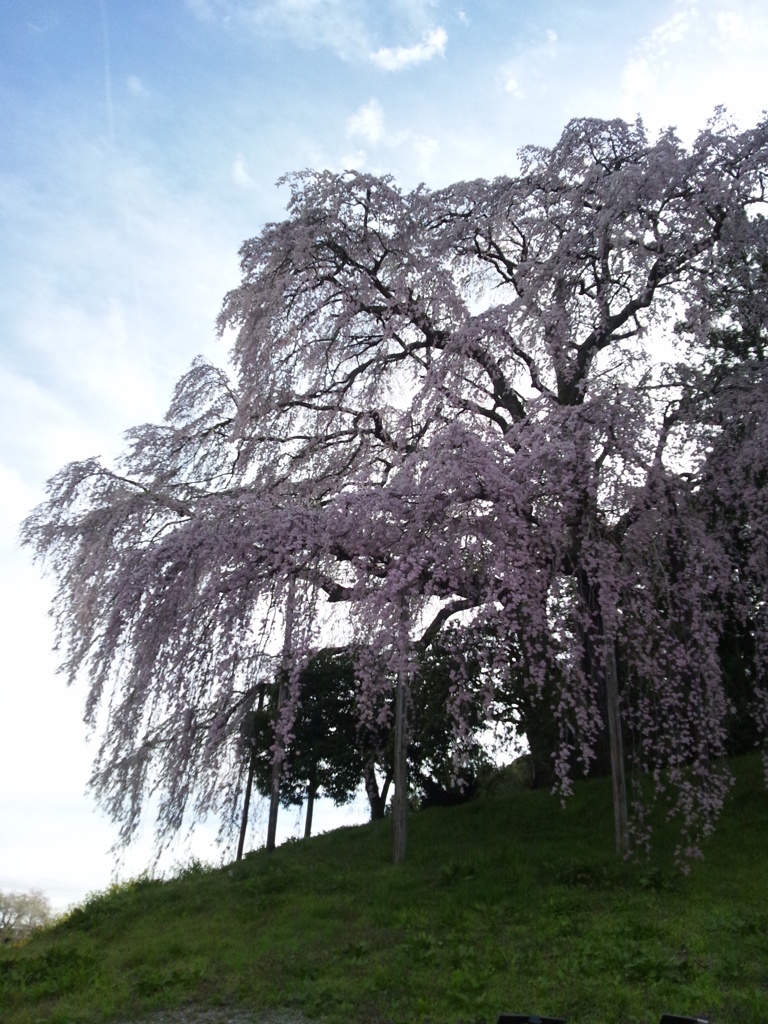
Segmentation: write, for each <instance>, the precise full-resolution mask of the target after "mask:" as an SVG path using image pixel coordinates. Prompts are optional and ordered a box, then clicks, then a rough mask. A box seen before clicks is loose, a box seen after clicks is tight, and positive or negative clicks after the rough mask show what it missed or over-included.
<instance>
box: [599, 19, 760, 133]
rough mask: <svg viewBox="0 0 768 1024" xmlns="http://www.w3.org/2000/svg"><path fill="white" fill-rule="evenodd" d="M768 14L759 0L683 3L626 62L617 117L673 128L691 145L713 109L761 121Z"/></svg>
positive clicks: (743, 119) (740, 118) (742, 119)
mask: <svg viewBox="0 0 768 1024" xmlns="http://www.w3.org/2000/svg"><path fill="white" fill-rule="evenodd" d="M766 49H768V12H767V11H766V9H765V7H764V5H762V4H757V3H755V2H754V0H730V2H729V3H727V4H723V3H719V2H717V0H712V2H710V3H706V4H705V3H699V2H698V0H676V3H675V4H674V5H673V10H672V13H671V15H669V16H668V17H665V18H664V20H662V21H661V22H660V23H659V24H658V25H656V26H655V27H654V28H653V29H652V30H651V31H650V32H648V33H647V34H646V35H645V37H643V38H642V39H641V40H640V41H639V42H638V44H637V46H636V47H635V48H634V50H633V51H632V52H631V53H630V54H629V55H628V56H627V58H626V61H625V64H624V67H623V70H622V74H621V97H620V107H619V110H618V111H617V113H619V114H620V115H621V116H622V117H625V118H628V119H629V118H634V117H635V116H636V115H637V114H638V113H641V114H642V116H643V120H644V121H645V123H646V125H647V126H648V127H649V129H651V131H658V130H659V129H661V128H664V127H667V126H668V125H670V124H671V125H673V126H675V127H676V128H677V130H678V133H679V134H680V136H681V137H682V138H683V140H684V141H686V142H690V141H691V140H692V139H693V137H694V136H695V134H696V133H697V132H698V131H699V130H700V129H702V128H703V127H704V125H705V123H706V122H707V120H708V119H709V117H710V116H711V114H712V112H713V110H714V108H715V107H716V106H718V105H720V104H723V105H725V106H726V107H727V109H728V110H729V112H730V113H731V114H732V115H733V116H734V117H735V118H736V120H737V122H739V123H743V124H744V125H745V126H746V124H748V123H750V122H754V120H756V119H757V118H758V117H759V116H760V112H761V110H762V108H763V107H764V105H765V95H766V92H768V65H766V62H765V52H766Z"/></svg>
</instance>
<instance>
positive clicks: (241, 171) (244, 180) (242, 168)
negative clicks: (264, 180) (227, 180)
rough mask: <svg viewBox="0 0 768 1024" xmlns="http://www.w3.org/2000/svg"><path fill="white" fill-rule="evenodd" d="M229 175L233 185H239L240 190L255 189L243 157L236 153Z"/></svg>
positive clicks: (254, 183)
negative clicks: (230, 174)
mask: <svg viewBox="0 0 768 1024" xmlns="http://www.w3.org/2000/svg"><path fill="white" fill-rule="evenodd" d="M231 173H232V181H233V182H234V183H235V185H239V186H240V188H249V189H250V188H256V182H255V181H254V179H253V177H252V176H251V173H250V171H249V170H248V165H247V164H246V162H245V157H244V156H243V154H242V153H238V154H237V156H236V157H235V159H234V160H233V161H232V172H231Z"/></svg>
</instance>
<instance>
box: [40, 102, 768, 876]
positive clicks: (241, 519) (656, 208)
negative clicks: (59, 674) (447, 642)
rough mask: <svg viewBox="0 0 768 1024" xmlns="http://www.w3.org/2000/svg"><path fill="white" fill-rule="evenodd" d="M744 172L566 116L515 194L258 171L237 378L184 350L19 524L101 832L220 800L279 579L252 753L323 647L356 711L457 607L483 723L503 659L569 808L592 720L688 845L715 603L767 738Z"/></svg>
mask: <svg viewBox="0 0 768 1024" xmlns="http://www.w3.org/2000/svg"><path fill="white" fill-rule="evenodd" d="M767 166H768V122H765V121H763V122H761V123H760V124H758V125H757V126H756V127H755V128H752V129H750V130H747V131H739V130H737V129H736V128H735V127H734V126H733V125H731V124H730V123H729V122H728V120H727V119H726V117H725V116H724V115H723V114H722V113H719V114H717V115H716V116H715V117H714V118H713V120H712V122H711V123H710V124H709V126H708V127H707V128H706V129H705V130H704V131H702V132H701V133H700V135H699V136H698V138H697V139H696V141H695V143H694V144H693V146H692V147H691V148H690V149H686V148H685V147H684V146H683V145H682V144H681V143H680V141H679V140H678V139H677V138H676V136H675V134H674V132H673V131H671V130H669V131H666V132H664V133H662V134H661V135H660V136H659V137H658V138H657V139H655V140H649V138H648V136H647V134H646V132H645V129H644V127H643V125H642V123H641V122H639V121H638V122H636V123H635V124H627V123H625V122H623V121H618V120H615V121H598V120H594V119H577V120H574V121H572V122H570V123H569V124H568V125H567V127H566V128H565V130H564V132H563V135H562V137H561V138H560V140H559V142H558V143H557V144H556V145H555V146H554V147H552V148H551V149H550V148H544V147H528V148H525V149H523V150H522V151H521V153H520V170H519V173H518V174H516V175H515V176H510V177H501V178H497V179H495V180H493V181H486V180H477V181H471V182H459V183H457V184H455V185H452V186H450V187H448V188H445V189H442V190H437V191H435V190H430V189H428V188H427V187H425V186H420V187H419V188H417V189H414V190H413V191H410V192H404V191H402V190H400V189H399V188H398V187H397V185H396V183H395V182H394V181H393V180H392V179H391V178H388V177H376V176H373V175H369V174H363V173H359V172H354V171H350V172H346V173H343V174H335V173H332V172H330V171H322V172H309V171H307V172H302V173H299V174H294V175H290V176H288V177H287V178H285V179H284V184H286V185H287V186H288V187H289V189H290V201H289V204H288V215H287V217H286V219H285V220H283V221H281V222H280V223H276V224H268V225H267V226H266V227H264V228H263V230H262V231H261V232H260V233H259V234H258V235H257V236H256V237H254V238H252V239H250V240H249V241H247V242H246V243H245V244H244V245H243V247H242V249H241V268H242V279H241V283H240V285H239V287H237V288H236V289H234V290H233V291H232V292H230V294H229V295H227V296H226V298H225V300H224V304H223V308H222V311H221V315H220V319H219V329H220V331H221V332H222V334H226V335H227V336H228V337H229V336H231V337H232V348H231V369H230V370H229V371H226V370H224V369H221V368H218V367H214V366H212V365H209V364H208V363H206V362H204V361H202V360H197V361H196V362H195V363H194V364H193V366H192V368H191V369H190V371H189V372H188V373H187V374H186V375H185V376H184V377H183V378H182V379H181V380H180V381H179V383H178V384H177V386H176V390H175V393H174V396H173V400H172V402H171V406H170V408H169V411H168V414H167V417H166V420H165V422H164V423H162V424H145V425H143V426H140V427H136V428H134V429H133V430H131V431H129V432H128V434H127V446H126V450H125V453H124V454H123V456H122V457H121V459H120V460H119V461H118V462H117V463H116V464H115V465H106V464H104V463H102V462H100V461H98V460H95V459H92V460H87V461H85V462H79V463H73V464H71V465H69V466H67V467H65V468H64V469H63V470H62V471H61V472H60V473H59V474H57V475H56V476H55V477H54V478H53V479H52V480H51V481H50V484H49V495H48V500H47V501H46V502H45V503H44V504H43V505H41V506H40V507H39V508H38V509H37V510H36V511H35V512H33V513H32V515H31V516H30V517H29V518H28V519H27V521H26V522H25V524H24V527H23V539H24V541H25V542H26V543H27V544H30V545H31V546H32V547H33V548H34V550H35V552H36V553H37V555H38V556H39V557H41V558H42V559H44V560H45V563H46V564H47V566H48V567H49V569H50V570H51V571H52V573H53V575H54V576H55V577H56V579H57V581H58V590H57V594H56V597H55V602H54V615H55V621H56V624H57V630H58V639H59V644H60V647H61V650H62V652H63V670H64V672H65V674H66V676H67V678H69V679H73V678H75V676H76V675H78V673H81V672H82V673H84V674H85V675H86V676H87V678H88V680H89V695H88V701H87V708H86V714H87V718H88V721H90V722H91V723H94V724H95V723H96V722H97V721H98V722H101V721H102V720H101V719H99V714H100V711H101V710H102V709H103V710H104V725H103V736H102V741H101V746H100V748H99V751H98V753H97V756H96V761H95V767H94V772H93V777H92V786H93V788H94V791H95V793H96V795H97V797H98V798H99V799H100V801H101V802H102V804H103V805H104V806H105V808H106V810H107V811H108V813H110V814H111V816H112V817H113V818H114V819H115V820H116V821H117V822H119V823H120V825H121V837H122V839H123V840H125V841H128V840H129V839H130V838H131V836H132V835H133V833H134V831H135V828H136V826H137V823H138V820H139V815H140V813H141V809H142V806H143V802H144V799H145V796H146V794H147V792H149V791H150V790H151V791H156V792H157V793H158V794H159V796H160V804H159V811H158V835H159V839H160V841H163V840H164V839H165V838H167V837H168V836H170V835H172V834H173V833H174V832H175V831H176V830H177V829H178V828H180V827H181V826H182V824H183V822H184V817H185V814H187V813H190V814H191V815H192V816H193V817H194V816H197V815H201V814H205V813H207V812H208V811H211V810H219V809H221V808H223V807H229V808H230V811H231V813H233V814H234V813H235V806H234V804H235V802H236V799H237V797H236V796H235V795H233V794H237V792H238V786H237V785H236V782H237V779H238V778H239V777H240V775H241V773H242V770H243V769H242V760H243V759H242V757H241V756H240V752H239V751H240V745H239V744H240V740H239V738H240V736H241V731H242V723H243V720H244V717H245V716H246V715H248V714H249V713H250V712H251V711H252V710H253V708H254V707H255V704H256V700H257V694H258V692H259V687H260V686H261V685H263V681H264V680H265V679H266V678H270V679H272V678H274V675H275V672H276V670H277V666H278V663H279V660H280V648H281V643H282V642H283V641H282V634H281V629H282V618H283V615H282V608H283V605H284V602H285V595H286V593H287V588H288V587H289V584H290V586H291V587H292V588H294V589H295V595H296V608H295V622H296V628H295V630H294V632H293V635H292V640H291V648H292V658H293V664H294V669H293V671H292V673H291V677H290V681H289V684H288V687H287V689H288V699H287V700H286V701H285V703H284V706H283V707H282V709H281V712H280V721H279V723H278V728H277V740H276V750H279V748H280V746H281V744H284V743H286V742H287V740H288V739H289V738H290V736H291V732H292V723H293V720H294V716H295V713H296V708H297V706H298V705H299V703H300V702H301V682H300V681H301V669H302V666H303V665H305V664H307V662H308V661H309V660H310V659H311V658H312V657H313V656H314V655H315V654H316V652H317V651H318V650H320V649H322V648H323V647H326V646H329V644H332V643H334V642H341V643H349V642H350V641H351V640H354V641H355V642H356V644H357V649H358V650H359V651H360V652H361V655H360V657H359V658H358V660H357V663H356V667H355V676H356V706H357V713H358V716H359V719H360V722H361V723H362V724H363V725H365V723H366V722H368V723H371V722H373V720H374V719H375V717H376V715H377V714H380V709H381V697H382V694H391V692H392V688H393V686H394V685H395V680H396V678H398V676H399V678H400V679H401V680H403V679H405V680H407V678H408V677H409V675H411V674H412V673H413V672H414V671H415V668H416V664H417V660H418V653H419V650H423V649H425V648H428V647H429V646H430V644H432V643H433V642H434V641H435V640H436V638H437V637H438V636H439V635H440V633H441V630H443V629H444V627H445V625H446V624H447V623H449V622H450V623H452V625H453V627H454V628H453V629H452V631H451V634H452V636H453V638H454V640H453V642H454V644H455V649H456V651H457V652H458V654H461V652H462V651H469V650H471V651H473V652H475V655H476V656H477V657H480V658H481V661H482V664H481V670H480V672H479V674H475V675H473V679H474V680H477V679H480V686H481V688H482V701H483V702H484V705H485V706H486V707H487V708H488V710H489V711H492V710H493V708H494V699H495V694H496V693H497V691H498V690H499V688H502V689H503V687H504V685H505V681H508V680H509V679H510V678H511V677H512V676H514V678H515V679H518V680H522V682H523V685H524V686H525V688H526V693H527V694H528V695H529V696H530V698H531V700H535V699H536V697H537V696H541V695H544V694H546V695H547V696H546V699H547V700H548V701H549V702H550V708H551V714H552V718H553V721H554V723H555V724H556V726H557V728H558V733H559V744H558V749H557V755H556V758H555V761H554V772H555V775H556V777H557V779H558V783H559V786H560V788H561V790H562V791H563V792H564V793H567V792H568V789H569V785H570V779H571V777H572V774H573V771H574V769H575V767H576V764H577V763H578V764H580V765H581V767H582V769H583V770H585V771H586V770H588V769H589V766H590V764H592V763H593V761H594V758H595V756H596V749H597V747H598V746H599V745H600V744H601V743H602V742H603V737H604V736H605V735H608V734H609V733H610V741H611V762H612V765H613V768H614V772H615V773H617V774H615V784H616V786H617V787H619V788H620V787H621V785H623V782H622V780H621V778H620V775H619V774H618V773H619V768H620V767H622V768H623V763H624V760H625V757H626V758H628V759H629V760H630V761H631V763H632V766H633V767H634V768H636V769H637V773H636V774H637V776H638V778H639V777H640V776H641V775H642V774H645V775H649V776H650V777H651V778H652V779H653V780H654V781H655V784H656V792H657V793H660V794H664V795H665V797H669V796H670V794H672V797H671V799H672V809H673V811H674V810H676V811H677V812H679V813H680V814H681V825H682V831H681V846H680V854H681V856H686V855H688V856H690V855H695V854H696V853H697V851H698V840H699V837H700V836H701V835H702V834H704V835H706V834H707V832H708V831H710V830H711V829H712V827H713V826H714V822H715V819H716V817H717V813H718V811H719V808H720V806H721V804H722V800H723V798H724V796H725V793H726V791H727V788H728V784H729V775H728V772H727V769H726V768H725V767H724V766H723V764H722V763H721V758H722V755H723V754H724V739H725V722H726V719H727V716H728V714H729V710H730V704H729V699H728V697H727V694H726V688H725V686H724V681H723V674H722V659H721V658H720V656H719V653H718V652H719V645H720V644H721V641H722V637H723V631H724V629H725V623H726V618H727V619H728V621H730V622H738V623H740V624H741V625H742V626H743V628H744V630H745V632H746V633H747V634H748V635H749V637H750V641H751V642H752V643H753V645H754V652H755V653H754V658H753V665H754V671H753V672H752V675H751V679H750V683H751V697H750V702H751V703H750V707H751V708H752V713H753V714H754V717H755V722H756V723H757V726H758V727H759V728H760V729H761V730H763V735H764V730H765V727H766V725H768V695H767V691H766V681H765V664H766V659H765V652H766V637H767V636H768V633H767V631H766V607H765V598H764V595H765V592H766V579H767V577H768V559H767V558H766V556H767V555H768V550H767V549H766V543H767V542H766V537H767V536H768V532H766V528H765V527H766V525H768V524H766V498H765V479H766V476H765V474H766V464H765V459H766V455H765V452H766V451H768V446H766V444H765V441H766V438H765V431H766V426H765V424H766V422H767V421H766V416H765V411H766V409H765V405H766V394H767V392H766V374H765V363H764V351H765V342H766V331H767V329H768V311H767V307H766V302H767V301H768V300H766V290H765V283H766V281H765V278H766V272H767V267H766V252H767V251H768V248H767V247H766V240H767V238H768V235H767V229H766V221H765V218H764V214H763V207H764V205H765V201H766V195H765V184H766V168H767ZM488 637H492V638H493V643H488V642H487V639H488ZM338 638H341V640H338ZM478 652H479V653H478ZM462 663H463V662H462V658H461V657H457V659H456V665H455V669H454V675H453V684H452V686H451V688H450V694H449V699H448V705H449V706H448V708H447V711H448V712H449V713H450V714H449V715H448V717H447V721H450V722H452V725H451V726H447V728H452V730H453V735H454V738H455V741H456V745H457V746H456V750H457V755H456V756H457V764H459V763H460V760H461V741H462V737H463V736H465V735H467V734H468V732H471V730H469V729H468V726H467V721H468V719H467V716H466V715H465V714H464V713H463V709H464V706H465V705H466V706H467V707H469V706H474V705H475V699H476V697H477V691H476V688H475V683H473V688H472V692H470V688H469V685H468V680H469V677H470V675H472V674H471V673H468V672H467V671H466V670H463V669H462ZM622 741H624V742H625V743H626V744H627V751H628V752H627V754H626V755H625V754H624V753H622ZM278 756H279V755H278ZM457 770H458V768H457ZM636 797H637V799H636V800H635V801H633V814H632V819H631V824H632V828H633V837H634V843H635V845H638V844H642V843H644V842H647V840H648V837H649V833H648V830H647V828H646V826H645V825H644V820H645V819H644V810H643V808H644V806H645V805H644V803H643V802H642V800H641V799H640V792H639V789H638V790H637V792H636ZM617 814H618V812H617ZM621 828H624V829H626V825H624V826H621ZM619 831H620V824H619V817H617V838H618V835H619ZM622 843H623V846H624V848H626V844H627V837H626V835H624V838H623V840H622Z"/></svg>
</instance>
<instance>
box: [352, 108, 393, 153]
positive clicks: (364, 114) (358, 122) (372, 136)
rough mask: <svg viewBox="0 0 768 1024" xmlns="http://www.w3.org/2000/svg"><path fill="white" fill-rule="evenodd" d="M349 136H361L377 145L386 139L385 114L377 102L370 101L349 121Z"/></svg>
mask: <svg viewBox="0 0 768 1024" xmlns="http://www.w3.org/2000/svg"><path fill="white" fill-rule="evenodd" d="M347 135H352V136H354V135H360V136H362V138H364V139H365V141H366V142H369V143H372V144H374V145H375V144H376V143H377V142H380V141H381V139H382V138H383V137H384V112H383V111H382V109H381V106H380V104H379V103H378V101H377V100H369V101H368V103H365V104H363V106H362V107H360V109H359V110H357V111H356V112H355V113H354V114H352V115H351V117H349V118H348V119H347Z"/></svg>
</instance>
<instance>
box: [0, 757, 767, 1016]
mask: <svg viewBox="0 0 768 1024" xmlns="http://www.w3.org/2000/svg"><path fill="white" fill-rule="evenodd" d="M734 770H735V772H736V775H737V785H736V789H735V791H734V793H733V794H732V796H731V798H730V800H729V802H728V806H727V808H726V811H725V814H724V816H723V818H722V819H721V822H720V826H719V828H718V831H717V833H716V835H715V836H714V837H713V838H712V839H711V840H710V841H709V843H708V845H707V846H706V848H705V860H704V861H703V862H701V863H696V864H695V865H694V867H693V870H692V872H691V873H690V875H688V876H687V877H683V876H682V875H681V874H680V873H679V872H678V871H676V870H675V868H674V866H673V864H672V847H673V845H674V843H673V835H672V833H671V832H670V831H669V829H668V828H665V827H664V826H663V825H661V826H659V828H658V830H657V835H656V841H657V846H656V849H655V850H654V853H653V855H652V859H651V860H650V862H648V863H640V864H633V865H624V864H623V863H621V862H618V861H616V859H615V857H614V856H613V855H612V846H613V823H612V815H611V806H610V784H609V781H608V780H596V781H585V782H581V783H579V784H577V789H576V794H575V796H574V798H573V799H572V800H571V801H569V802H568V804H567V806H566V809H565V810H564V811H563V810H561V807H560V803H559V801H558V800H556V799H553V798H552V797H551V796H550V795H549V794H548V793H546V792H529V791H527V790H522V791H516V792H511V793H508V794H506V795H504V794H498V795H496V796H494V797H490V796H489V797H486V798H484V799H480V800H476V801H474V802H473V803H470V804H467V805H464V806H461V807H456V808H451V809H444V810H442V809H441V810H430V811H424V812H421V813H418V814H413V815H412V816H411V818H410V819H409V839H408V841H409V851H408V861H407V863H406V864H405V865H403V866H400V867H398V868H395V867H393V866H392V865H391V864H390V863H389V852H390V833H389V822H388V821H384V822H379V823H374V824H370V825H365V826H359V827H355V828H347V829H341V830H338V831H336V832H333V833H329V834H327V835H322V836H318V837H316V838H313V839H311V840H309V841H302V842H296V843H289V844H286V845H285V846H283V847H281V848H279V849H278V850H277V851H276V852H275V853H273V854H271V855H267V854H266V853H264V852H263V851H259V852H256V853H254V854H251V855H249V856H248V858H247V859H246V860H245V861H243V862H242V863H240V864H237V865H232V866H230V867H225V868H221V869H218V870H213V871H207V870H203V869H201V868H200V867H199V866H194V865H193V866H191V867H190V868H188V869H187V870H186V871H184V872H182V873H181V875H180V876H179V877H178V878H176V879H174V880H172V881H165V882H162V881H157V880H150V879H143V880H138V881H135V882H132V883H129V884H126V885H122V886H118V887H114V888H112V889H111V890H109V891H108V892H107V893H104V894H99V895H95V896H93V897H92V898H91V899H89V900H88V901H87V902H86V903H85V904H84V905H83V906H82V907H80V908H78V909H77V910H75V911H73V912H72V913H71V914H70V915H69V917H68V918H67V919H66V920H64V921H62V922H60V923H59V924H58V925H57V926H56V927H54V928H52V929H50V930H48V931H46V932H43V933H39V934H37V935H35V936H34V937H33V938H32V939H31V940H30V941H29V942H28V943H27V944H25V945H23V946H17V947H5V948H3V949H0V1019H2V1021H3V1022H4V1024H32V1022H44V1021H45V1022H52V1024H53V1022H56V1024H65V1022H66V1024H69V1022H72V1024H74V1022H82V1024H96V1022H101V1021H105V1022H106V1021H110V1020H117V1019H130V1018H138V1017H140V1016H142V1015H144V1014H147V1013H149V1012H150V1011H153V1010H158V1009H162V1008H174V1007H180V1006H189V1005H190V1004H192V1005H194V1006H197V1007H204V1008H210V1009H213V1008H216V1007H220V1008H222V1016H221V1020H226V1019H227V1017H226V1015H225V1014H224V1008H225V1007H227V1008H233V1009H234V1008H239V1009H240V1010H252V1011H254V1013H256V1012H263V1011H265V1010H272V1011H277V1010H279V1011H281V1012H284V1013H286V1014H291V1015H293V1014H295V1015H298V1014H299V1013H302V1014H304V1015H306V1016H307V1017H309V1018H314V1019H317V1020H318V1021H325V1022H328V1024H351V1022H365V1024H390V1022H422V1021H429V1022H430V1024H439V1022H451V1024H458V1022H459V1021H463V1022H468V1021H488V1022H489V1024H493V1022H495V1020H496V1017H497V1015H498V1014H499V1012H501V1011H526V1012H528V1011H535V1012H537V1013H539V1014H552V1015H560V1016H564V1017H567V1018H568V1020H569V1021H570V1022H571V1024H612V1022H615V1024H656V1022H657V1021H658V1019H659V1016H660V1014H661V1013H662V1012H677V1013H680V1014H691V1015H693V1014H697V1015H701V1016H708V1017H710V1018H711V1020H712V1021H714V1022H715V1024H764V1022H765V1021H767V1020H768V856H767V855H766V851H767V850H768V796H767V795H766V791H765V789H764V787H763V779H762V766H761V763H760V760H759V758H758V757H757V756H756V755H749V756H747V757H743V758H739V759H738V760H737V761H735V762H734ZM210 1019H212V1018H210ZM284 1019H286V1020H287V1019H288V1018H287V1017H285V1018H284Z"/></svg>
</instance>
